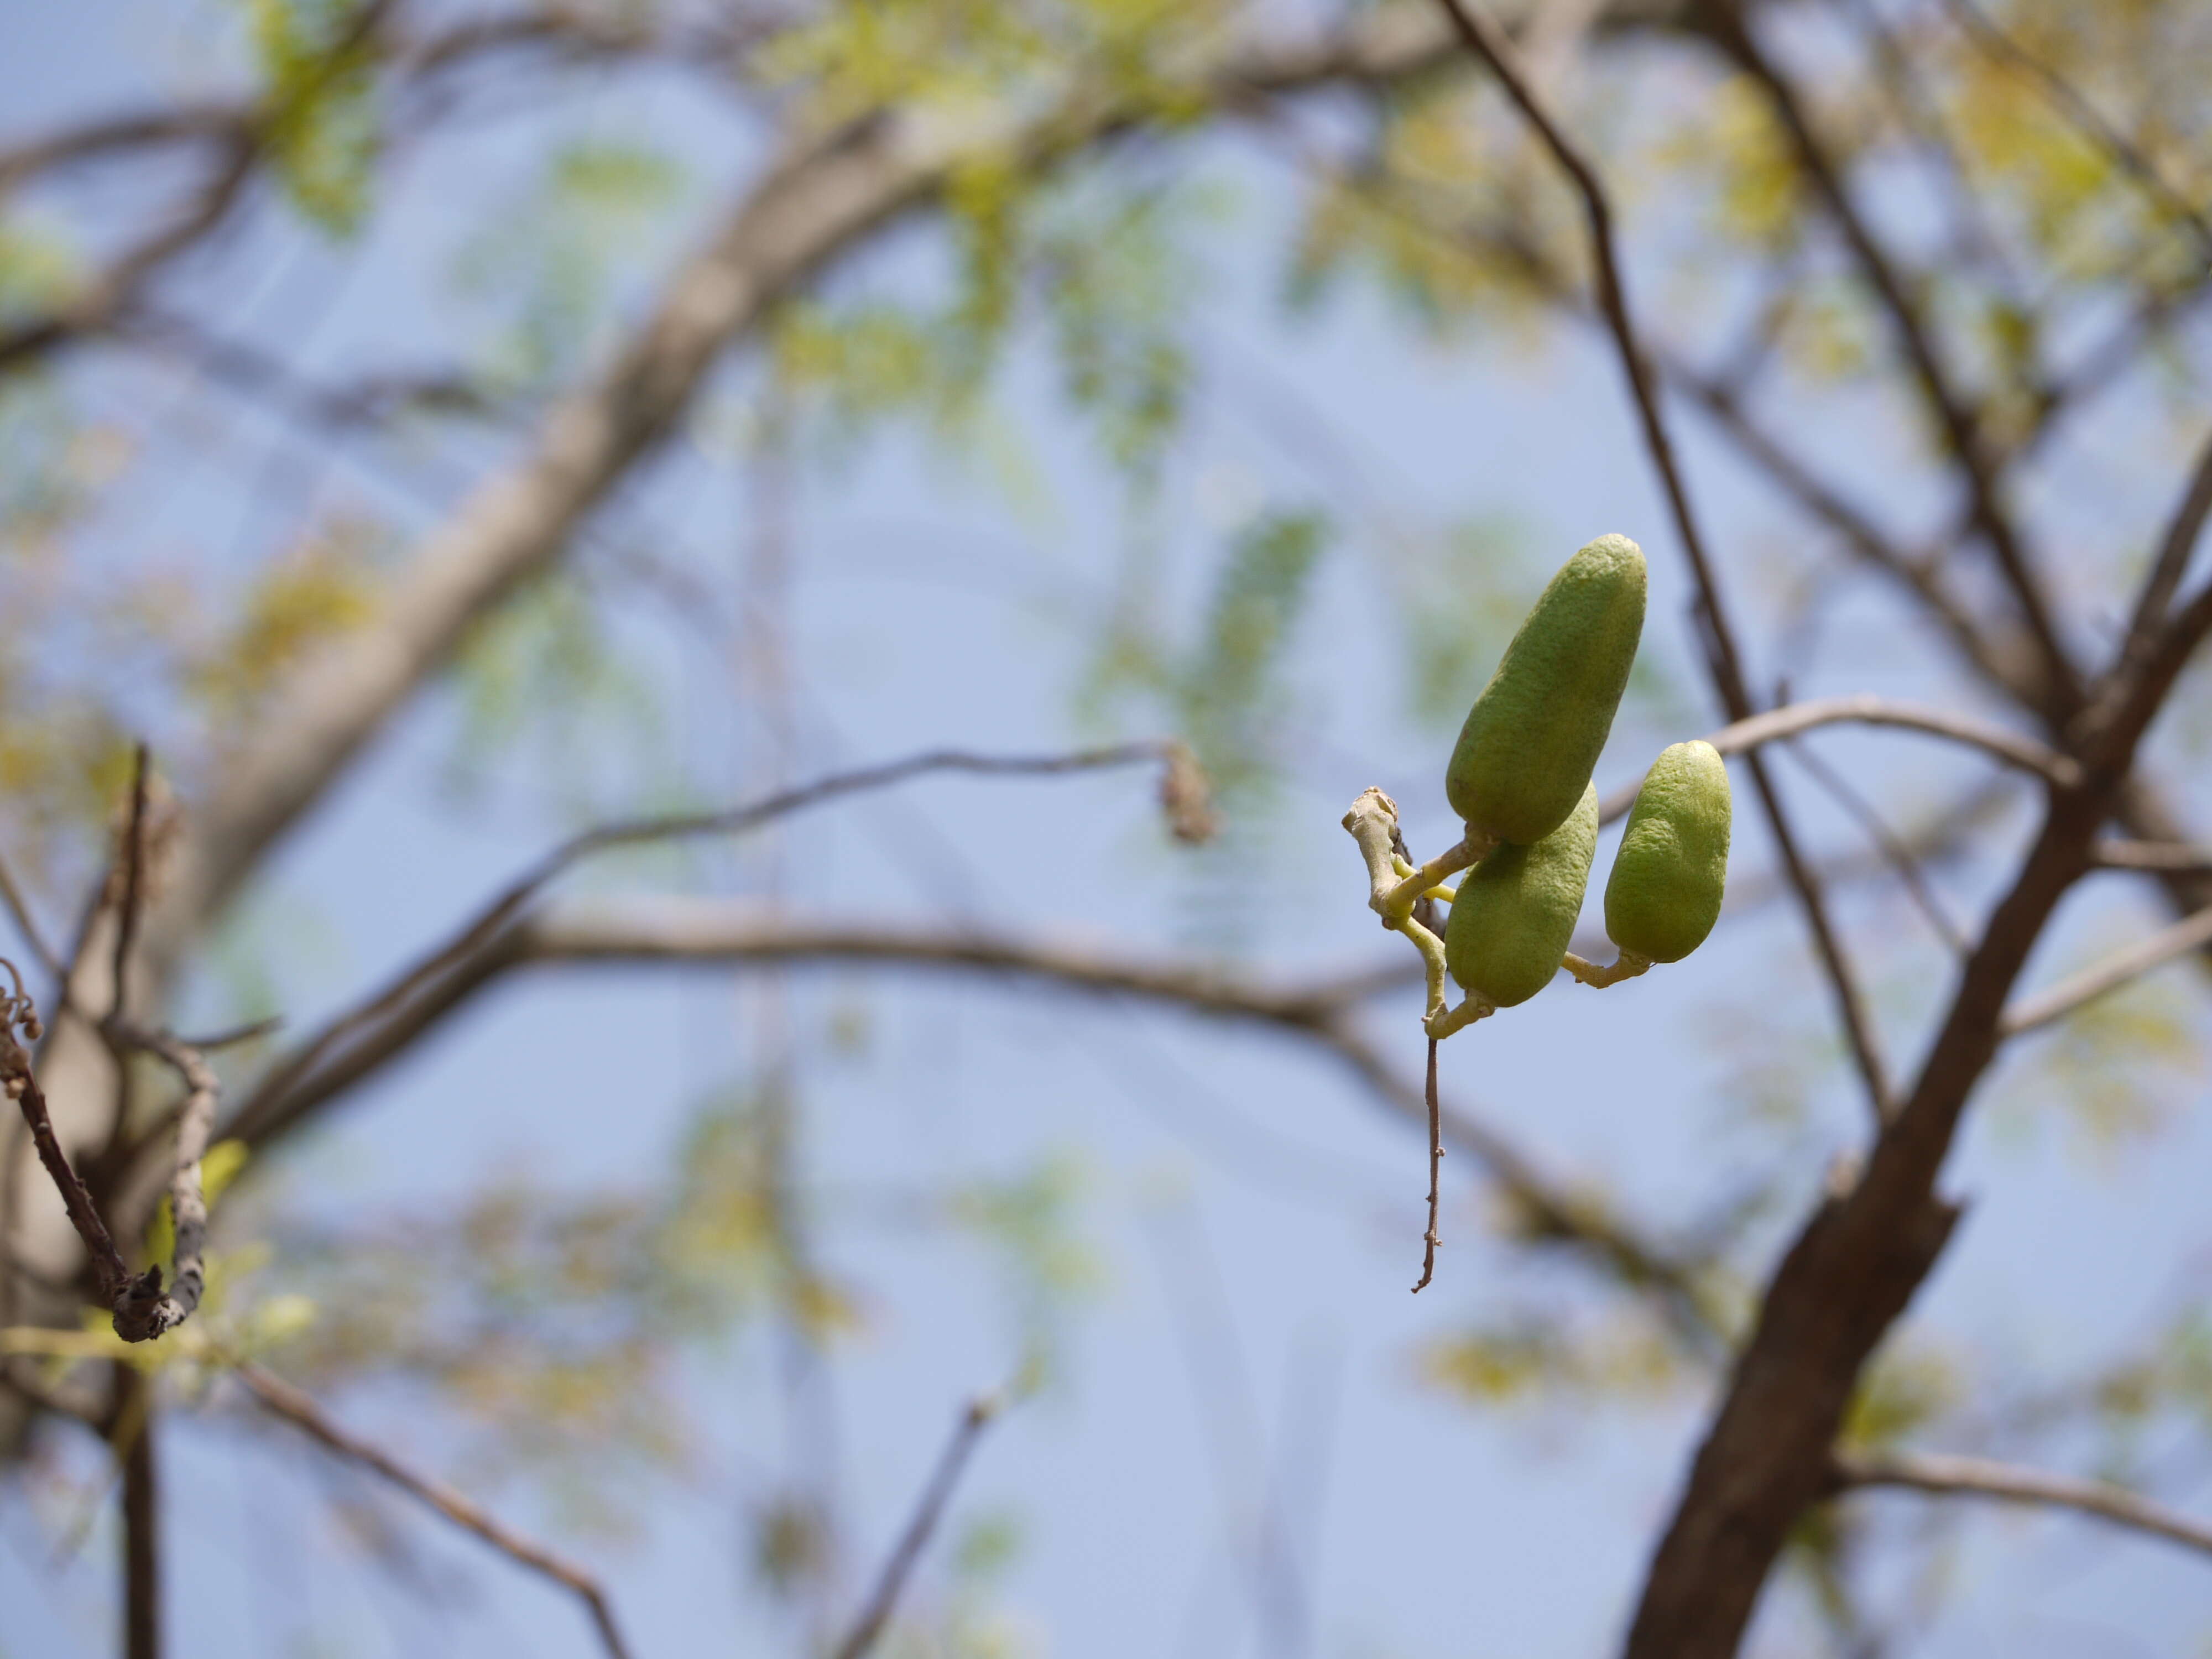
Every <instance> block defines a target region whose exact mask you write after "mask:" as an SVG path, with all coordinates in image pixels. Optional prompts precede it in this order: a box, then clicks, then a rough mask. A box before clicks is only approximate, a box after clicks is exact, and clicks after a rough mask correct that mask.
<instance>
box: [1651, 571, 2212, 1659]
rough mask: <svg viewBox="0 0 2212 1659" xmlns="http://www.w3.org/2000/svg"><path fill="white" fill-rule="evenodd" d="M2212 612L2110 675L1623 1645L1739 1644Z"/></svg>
mask: <svg viewBox="0 0 2212 1659" xmlns="http://www.w3.org/2000/svg"><path fill="white" fill-rule="evenodd" d="M2208 629H2212V592H2203V593H2199V594H2198V595H2197V597H2196V598H2195V599H2192V600H2191V602H2190V603H2189V604H2188V605H2185V606H2184V607H2183V609H2182V611H2180V613H2179V615H2178V616H2177V617H2175V618H2174V620H2173V622H2172V623H2171V624H2170V625H2169V626H2168V627H2167V628H2166V629H2163V630H2162V631H2161V633H2160V637H2159V640H2158V641H2157V648H2156V649H2155V650H2154V651H2153V652H2152V653H2148V657H2147V658H2146V659H2145V660H2144V661H2143V662H2142V664H2141V665H2140V666H2139V667H2137V668H2136V669H2134V670H2132V671H2129V672H2127V673H2125V674H2123V675H2119V676H2116V677H2114V678H2113V681H2112V684H2109V685H2108V686H2107V687H2106V688H2105V690H2103V691H2102V692H2101V693H2100V697H2099V700H2098V702H2097V703H2096V704H2095V705H2093V707H2092V708H2090V709H2089V710H2088V711H2087V713H2086V714H2085V715H2084V717H2083V723H2082V726H2081V732H2080V738H2079V743H2078V746H2077V750H2076V752H2077V756H2078V757H2079V759H2080V760H2081V764H2082V767H2083V773H2084V781H2083V783H2082V785H2081V787H2078V788H2075V789H2071V790H2056V789H2055V790H2053V791H2052V792H2051V796H2050V804H2049V807H2048V810H2047V811H2046V814H2045V818H2044V822H2043V824H2042V827H2041V829H2040V831H2039V834H2038V835H2037V836H2036V839H2035V843H2034V846H2033V848H2031V850H2030V851H2029V853H2028V854H2027V858H2026V859H2025V860H2024V861H2023V862H2022V864H2021V867H2020V870H2019V872H2018V874H2017V875H2016V876H2015V878H2014V880H2013V882H2012V884H2011V885H2010V887H2009V889H2008V891H2007V892H2006V894H2005V896H2003V898H2002V900H2000V901H1999V902H1998V904H1997V906H1996V909H1995V911H1994V912H1993V913H1992V915H1990V919H1989V921H1988V923H1987V925H1986V926H1985V927H1984V931H1983V934H1982V938H1981V940H1980V942H1979V943H1978V945H1976V946H1975V949H1974V951H1973V954H1972V956H1971V957H1969V958H1968V959H1967V961H1966V965H1965V967H1964V969H1963V970H1962V972H1961V974H1960V980H1959V983H1958V987H1957V989H1956V991H1955V993H1954V996H1953V998H1952V1000H1951V1004H1950V1006H1949V1008H1948V1011H1947V1012H1946V1013H1945V1015H1944V1017H1943V1020H1942V1025H1941V1027H1940V1029H1939V1030H1938V1032H1937V1034H1936V1039H1935V1042H1934V1043H1933V1045H1932V1046H1931V1047H1930V1048H1929V1054H1928V1057H1927V1059H1926V1060H1925V1061H1924V1062H1923V1065H1922V1066H1921V1069H1920V1073H1919V1076H1918V1078H1917V1079H1916V1080H1915V1082H1914V1085H1913V1088H1912V1091H1911V1094H1910V1095H1909V1096H1908V1097H1906V1099H1905V1103H1904V1105H1903V1106H1902V1108H1901V1109H1899V1112H1898V1114H1897V1115H1896V1116H1895V1118H1894V1119H1893V1121H1891V1122H1889V1123H1888V1124H1887V1125H1886V1126H1885V1127H1884V1128H1883V1130H1882V1132H1881V1135H1880V1137H1879V1138H1878V1139H1877V1140H1876V1141H1875V1146H1874V1148H1873V1150H1872V1152H1871V1154H1870V1155H1869V1157H1868V1158H1867V1159H1866V1162H1865V1166H1864V1172H1863V1174H1862V1175H1860V1176H1857V1179H1856V1180H1855V1181H1854V1182H1851V1183H1850V1185H1848V1186H1847V1187H1841V1188H1837V1189H1834V1190H1832V1191H1831V1192H1830V1193H1829V1194H1827V1196H1826V1198H1825V1199H1824V1200H1823V1201H1822V1202H1821V1204H1820V1206H1819V1207H1818V1208H1817V1209H1816V1210H1815V1211H1814V1213H1813V1215H1812V1217H1811V1218H1809V1219H1808V1221H1807V1223H1806V1224H1805V1225H1804V1227H1803V1229H1802V1231H1800V1232H1799V1234H1798V1236H1797V1237H1796V1241H1795V1242H1794V1243H1792V1245H1791V1246H1790V1250H1789V1252H1788V1253H1787V1255H1785V1256H1784V1258H1783V1261H1782V1262H1781V1264H1780V1266H1779V1267H1778V1268H1777V1270H1776V1272H1775V1274H1774V1277H1773V1279H1771V1282H1770V1283H1769V1285H1768V1286H1767V1289H1766V1291H1765V1296H1764V1297H1763V1298H1762V1300H1761V1303H1760V1305H1759V1319H1758V1323H1757V1326H1756V1328H1754V1330H1753V1334H1752V1337H1751V1340H1750V1342H1749V1343H1748V1345H1747V1346H1746V1347H1745V1349H1744V1351H1743V1352H1742V1355H1741V1358H1739V1360H1738V1362H1737V1364H1736V1368H1735V1375H1734V1376H1732V1377H1731V1379H1730V1381H1729V1388H1728V1390H1727V1393H1726V1395H1725V1396H1724V1397H1723V1401H1722V1402H1721V1406H1720V1408H1719V1410H1718V1411H1717V1413H1716V1414H1715V1416H1714V1418H1713V1420H1712V1423H1711V1427H1710V1428H1709V1429H1708V1431H1707V1432H1706V1435H1705V1442H1704V1444H1703V1445H1702V1446H1701V1447H1700V1448H1699V1452H1698V1455H1697V1459H1696V1462H1695V1463H1694V1464H1693V1465H1692V1469H1691V1473H1690V1479H1689V1482H1688V1485H1687V1486H1686V1490H1685V1491H1684V1492H1683V1494H1682V1496H1681V1498H1680V1501H1679V1502H1678V1504H1677V1506H1676V1508H1675V1511H1674V1518H1673V1520H1672V1521H1671V1522H1670V1523H1669V1525H1668V1528H1667V1532H1666V1534H1665V1536H1664V1538H1663V1539H1662V1541H1661V1543H1660V1546H1659V1548H1658V1551H1657V1553H1656V1554H1655V1556H1654V1558H1653V1560H1652V1563H1651V1567H1650V1573H1649V1575H1648V1576H1647V1577H1646V1579H1645V1582H1644V1595H1643V1597H1642V1599H1641V1601H1640V1603H1639V1605H1638V1609H1637V1613H1636V1618H1635V1621H1634V1623H1633V1625H1632V1627H1631V1630H1630V1633H1629V1638H1628V1644H1627V1648H1626V1653H1627V1656H1628V1659H1728V1656H1731V1655H1733V1654H1734V1653H1735V1650H1736V1648H1737V1645H1738V1644H1739V1643H1740V1642H1741V1638H1742V1634H1743V1631H1744V1628H1745V1626H1746V1625H1747V1623H1748V1621H1749V1620H1750V1617H1751V1614H1752V1610H1753V1607H1754V1606H1755V1605H1756V1603H1757V1601H1758V1598H1759V1592H1760V1589H1761V1588H1762V1587H1763V1586H1764V1585H1765V1582H1766V1578H1767V1576H1768V1574H1769V1573H1770V1572H1771V1570H1772V1568H1773V1565H1774V1562H1775V1560H1776V1559H1777V1557H1778V1555H1779V1554H1780V1553H1781V1551H1782V1549H1783V1547H1784V1542H1785V1541H1786V1540H1787V1539H1788V1537H1789V1535H1790V1528H1792V1527H1793V1526H1794V1525H1795V1524H1796V1521H1797V1518H1798V1516H1800V1515H1802V1513H1803V1511H1804V1510H1805V1508H1806V1506H1807V1505H1808V1504H1811V1503H1814V1502H1815V1501H1817V1500H1818V1499H1819V1498H1820V1496H1821V1495H1822V1493H1823V1492H1824V1491H1825V1490H1826V1482H1827V1480H1829V1478H1830V1477H1829V1468H1830V1457H1829V1455H1830V1449H1831V1448H1832V1446H1833V1445H1834V1443H1835V1440H1836V1437H1837V1433H1838V1427H1839V1425H1841V1423H1842V1421H1843V1417H1844V1410H1845V1408H1846V1407H1847V1406H1848V1405H1849V1403H1850V1398H1851V1395H1852V1393H1853V1391H1854V1389H1856V1387H1857V1380H1858V1377H1859V1375H1860V1373H1861V1371H1862V1370H1863V1367H1864V1366H1865V1364H1866V1362H1867V1360H1868V1358H1869V1356H1870V1355H1871V1354H1872V1353H1873V1352H1874V1350H1875V1346H1876V1345H1877V1344H1878V1343H1879V1342H1880V1341H1881V1339H1882V1337H1883V1335H1884V1334H1885V1333H1887V1330H1888V1329H1889V1328H1890V1326H1891V1325H1892V1324H1893V1322H1895V1320H1896V1319H1897V1317H1898V1316H1899V1314H1901V1313H1902V1312H1903V1311H1904V1310H1905V1306H1906V1304H1908V1303H1909V1302H1910V1301H1911V1297H1912V1296H1913V1294H1914V1292H1915V1291H1917V1289H1918V1287H1919V1285H1920V1284H1921V1282H1922V1280H1923V1279H1925V1278H1926V1276H1927V1274H1928V1273H1929V1269H1930V1268H1932V1267H1934V1265H1935V1263H1936V1261H1937V1259H1938V1258H1939V1257H1940V1256H1941V1255H1942V1251H1943V1248H1944V1246H1945V1244H1946V1243H1947V1242H1948V1239H1949V1237H1950V1233H1951V1230H1952V1228H1953V1226H1954V1225H1955V1224H1956V1222H1957V1219H1958V1214H1959V1212H1958V1209H1957V1207H1956V1206H1954V1205H1952V1204H1951V1203H1949V1202H1948V1201H1947V1200H1944V1199H1942V1197H1941V1196H1939V1195H1938V1194H1937V1192H1936V1182H1937V1180H1938V1177H1939V1176H1940V1175H1941V1173H1942V1167H1943V1164H1944V1161H1945V1159H1946V1158H1947V1156H1948V1152H1949V1151H1950V1147H1951V1144H1952V1141H1953V1139H1954V1137H1955V1136H1956V1133H1957V1131H1958V1127H1959V1123H1960V1118H1961V1116H1962V1115H1963V1114H1964V1112H1965V1110H1966V1105H1967V1103H1968V1101H1969V1100H1970V1098H1971V1097H1972V1094H1973V1092H1974V1090H1975V1088H1976V1087H1977V1085H1978V1084H1979V1082H1980V1080H1981V1078H1982V1076H1983V1074H1984V1072H1985V1071H1986V1070H1987V1068H1988V1066H1989V1065H1990V1061H1991V1060H1992V1059H1993V1058H1994V1057H1995V1055H1996V1051H1997V1048H1998V1044H1999V1042H2000V1041H2001V1039H2002V1034H2003V1025H2004V1013H2005V1004H2006V1001H2007V1000H2008V997H2009V995H2010V994H2011V991H2012V987H2013V986H2014V985H2015V982H2016V981H2018V978H2019V976H2020V974H2021V969H2023V968H2024V967H2025V965H2026V963H2027V959H2028V957H2029V955H2030V953H2031V952H2032V951H2033V950H2034V948H2035V945H2036V944H2037V942H2038V940H2039V939H2040V938H2041V937H2042V934H2043V932H2044V929H2045V926H2046V925H2047V924H2048V922H2049V921H2050V919H2051V914H2052V912H2053V911H2054V910H2055V909H2056V908H2057V905H2058V903H2059V902H2060V900H2061V899H2062V898H2063V896H2065V894H2066V893H2067V891H2068V890H2069V888H2070V887H2071V886H2072V885H2073V884H2074V883H2075V880H2076V879H2078V878H2080V877H2081V875H2082V874H2083V873H2084V872H2086V871H2087V869H2088V868H2089V867H2090V848H2091V843H2092V842H2093V839H2094V837H2095V836H2096V834H2097V831H2098V829H2100V826H2101V825H2102V823H2104V821H2105V820H2106V817H2107V816H2108V815H2109V814H2110V813H2111V811H2112V805H2113V801H2114V799H2115V797H2116V795H2117V794H2118V792H2119V790H2120V788H2121V787H2122V785H2123V783H2124V781H2125V778H2126V775H2127V772H2128V769H2129V768H2130V765H2131V764H2132V763H2133V761H2134V758H2135V753H2136V748H2137V746H2138V745H2139V744H2141V742H2142V735H2143V732H2145V730H2146V729H2147V728H2148V726H2149V724H2150V722H2151V720H2152V719H2153V718H2154V716H2155V715H2156V714H2157V712H2158V709H2159V708H2160V705H2161V704H2162V702H2164V700H2165V698H2166V695H2167V694H2168V693H2169V692H2170V691H2171V690H2172V684H2173V681H2174V678H2175V677H2176V676H2177V675H2178V674H2179V672H2180V669H2181V666H2182V665H2183V664H2184V663H2185V661H2186V660H2187V659H2188V656H2189V654H2190V653H2191V651H2192V650H2193V649H2194V648H2195V647H2196V646H2197V644H2198V643H2199V642H2200V641H2202V640H2203V637H2204V635H2205V633H2206V631H2207V630H2208Z"/></svg>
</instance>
